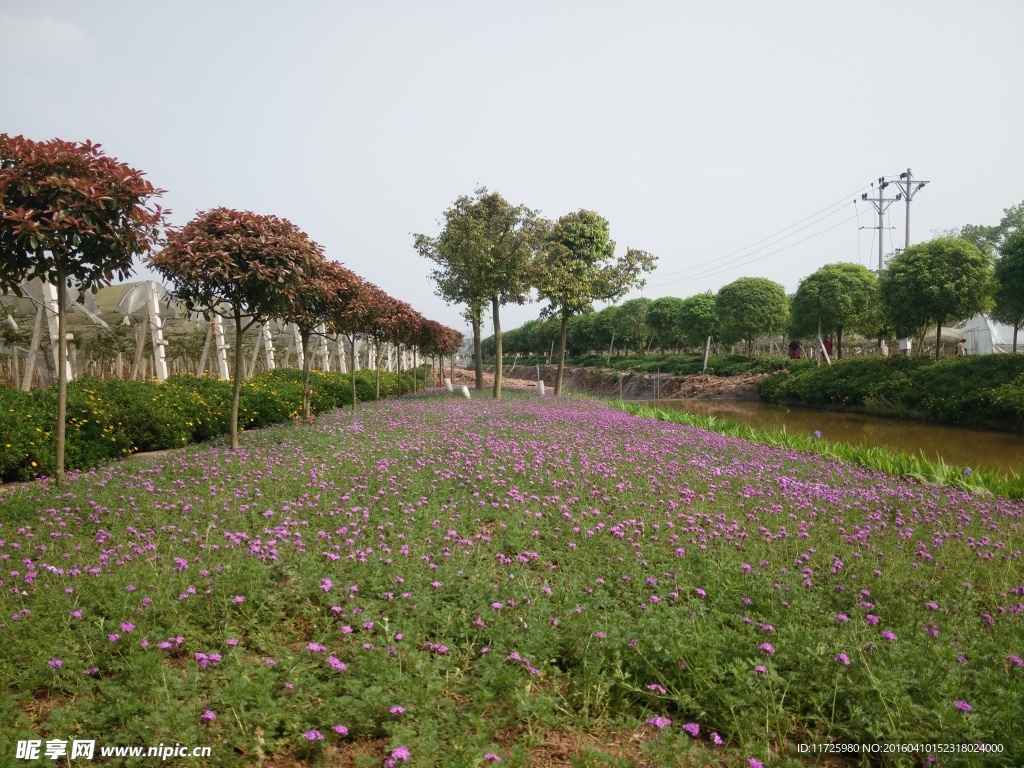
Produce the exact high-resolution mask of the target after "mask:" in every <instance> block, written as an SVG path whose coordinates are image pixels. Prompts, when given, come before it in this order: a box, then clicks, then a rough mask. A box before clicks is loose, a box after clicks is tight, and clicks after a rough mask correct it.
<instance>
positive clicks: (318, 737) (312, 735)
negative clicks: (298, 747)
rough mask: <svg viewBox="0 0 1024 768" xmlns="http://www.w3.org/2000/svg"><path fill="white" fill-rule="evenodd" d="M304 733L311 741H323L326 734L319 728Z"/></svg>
mask: <svg viewBox="0 0 1024 768" xmlns="http://www.w3.org/2000/svg"><path fill="white" fill-rule="evenodd" d="M302 735H303V736H305V737H306V738H307V739H309V740H310V741H323V738H324V735H323V734H322V733H320V731H317V730H312V731H306V732H305V733H304V734H302Z"/></svg>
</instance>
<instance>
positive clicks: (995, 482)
mask: <svg viewBox="0 0 1024 768" xmlns="http://www.w3.org/2000/svg"><path fill="white" fill-rule="evenodd" d="M611 405H613V406H614V407H617V408H621V409H622V410H624V411H626V412H627V413H632V414H636V415H638V416H643V417H645V418H650V419H658V420H660V421H668V422H671V423H673V424H685V425H687V426H691V427H696V428H698V429H706V430H709V431H712V432H718V433H720V434H723V435H728V436H730V437H737V438H740V439H741V440H749V441H751V442H755V443H763V444H764V445H771V446H774V447H776V448H788V449H792V450H797V451H807V452H809V453H814V454H817V455H818V456H825V457H828V458H832V459H838V460H840V461H848V462H850V463H852V464H857V465H859V466H862V467H866V468H868V469H873V470H876V471H878V472H884V473H886V474H888V475H894V476H896V477H904V478H908V479H912V480H918V481H920V482H923V483H939V484H942V485H949V486H953V487H956V488H962V489H964V490H968V491H971V492H974V493H994V494H999V495H1001V496H1005V497H1006V498H1009V499H1020V498H1024V472H1012V471H1011V472H1006V473H1000V472H987V471H982V470H974V469H971V468H970V467H958V466H955V465H953V464H947V463H946V462H944V461H943V460H942V459H929V458H928V457H927V456H925V455H924V454H923V453H922V454H921V455H917V456H915V455H914V454H909V453H905V452H902V451H897V450H895V449H892V448H886V447H884V446H869V445H866V444H861V445H852V444H850V443H842V442H833V441H829V440H822V439H820V438H816V437H813V436H811V435H801V434H793V433H790V432H787V431H786V430H785V429H778V430H775V429H758V428H756V427H751V426H748V425H746V424H738V423H735V422H731V421H728V420H727V419H722V418H719V417H717V416H711V415H707V416H704V415H700V414H694V413H687V412H685V411H680V410H678V409H664V408H652V407H649V406H644V405H637V404H635V403H621V402H615V401H612V402H611Z"/></svg>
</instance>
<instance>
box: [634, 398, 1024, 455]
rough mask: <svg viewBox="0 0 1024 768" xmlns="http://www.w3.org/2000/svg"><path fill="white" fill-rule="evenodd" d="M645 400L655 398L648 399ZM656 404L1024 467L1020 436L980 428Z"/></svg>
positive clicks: (729, 404) (764, 406) (737, 404)
mask: <svg viewBox="0 0 1024 768" xmlns="http://www.w3.org/2000/svg"><path fill="white" fill-rule="evenodd" d="M643 404H644V405H648V406H651V405H653V404H654V403H653V402H651V401H649V400H646V401H643ZM658 407H660V408H676V409H679V410H682V411H686V412H688V413H694V414H700V415H703V416H715V417H717V418H721V419H726V420H728V421H733V422H737V423H740V424H748V425H749V426H751V427H756V428H759V429H782V428H783V427H785V428H786V431H788V432H793V433H797V434H806V435H810V434H814V433H815V432H816V431H820V432H821V437H822V438H824V439H825V440H832V441H834V442H843V443H853V444H855V445H857V444H860V443H866V444H867V445H870V446H876V445H884V446H888V447H890V448H895V449H897V450H900V451H903V452H905V453H913V454H919V453H923V454H924V455H925V456H926V457H928V458H929V459H935V458H936V457H938V458H941V459H942V460H943V461H945V462H946V463H947V464H955V465H957V466H967V467H971V468H974V469H988V470H997V471H1007V470H1009V471H1013V472H1024V435H1020V434H1012V433H1007V432H990V431H986V430H981V429H965V428H961V427H947V426H942V425H937V424H921V423H919V422H913V421H901V420H898V419H887V418H883V417H880V416H867V415H864V414H859V413H839V412H834V411H814V410H809V409H804V408H792V407H787V406H784V405H775V404H772V403H763V402H760V401H756V400H755V401H747V400H660V401H658Z"/></svg>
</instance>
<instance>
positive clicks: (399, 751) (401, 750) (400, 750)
mask: <svg viewBox="0 0 1024 768" xmlns="http://www.w3.org/2000/svg"><path fill="white" fill-rule="evenodd" d="M411 755H412V752H410V751H409V748H408V747H395V748H394V749H393V750H391V756H392V757H393V758H395V760H408V759H409V757H410V756H411Z"/></svg>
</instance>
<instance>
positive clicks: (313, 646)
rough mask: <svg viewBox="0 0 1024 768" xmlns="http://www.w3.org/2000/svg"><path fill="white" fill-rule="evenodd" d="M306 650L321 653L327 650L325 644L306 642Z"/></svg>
mask: <svg viewBox="0 0 1024 768" xmlns="http://www.w3.org/2000/svg"><path fill="white" fill-rule="evenodd" d="M306 650H307V651H312V652H313V653H321V652H323V651H326V650H327V646H326V645H320V643H307V644H306Z"/></svg>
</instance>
